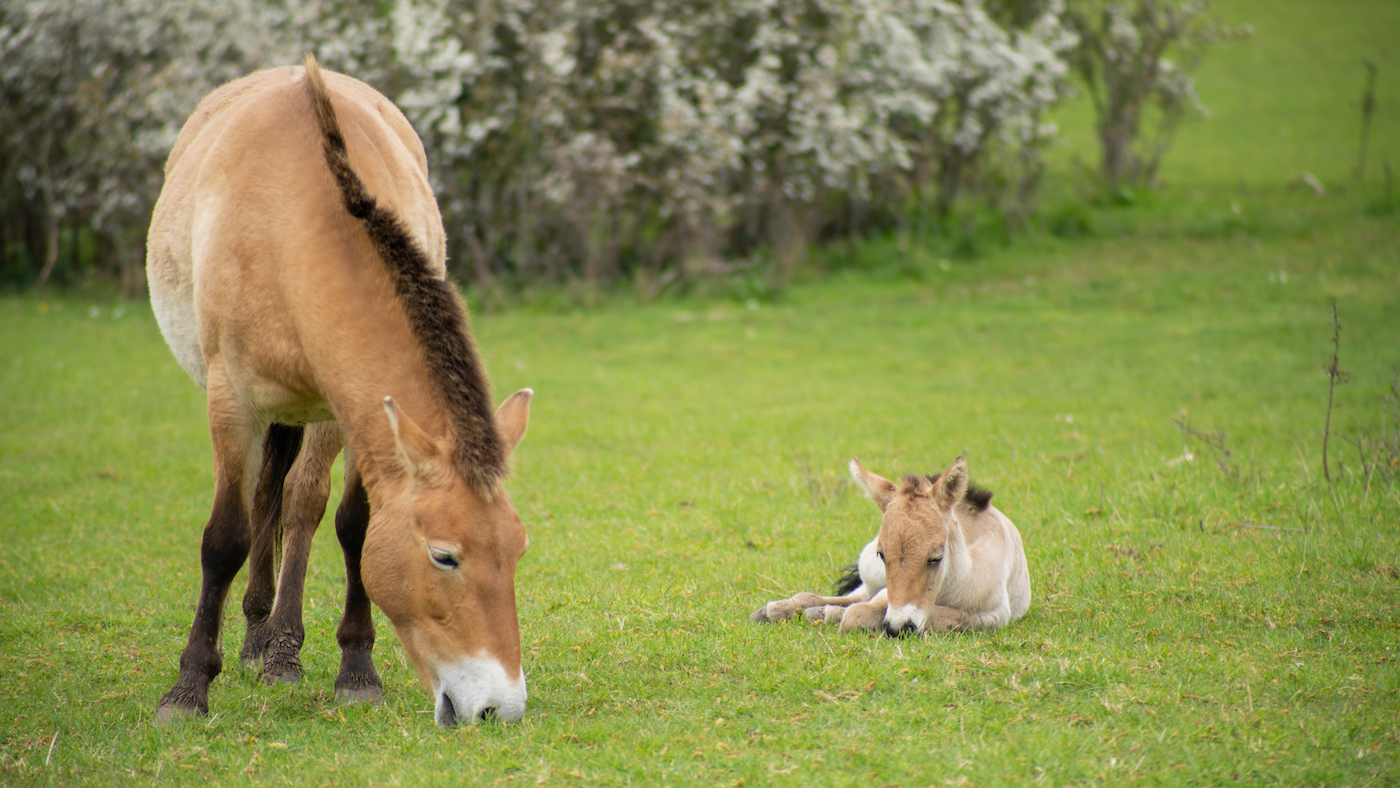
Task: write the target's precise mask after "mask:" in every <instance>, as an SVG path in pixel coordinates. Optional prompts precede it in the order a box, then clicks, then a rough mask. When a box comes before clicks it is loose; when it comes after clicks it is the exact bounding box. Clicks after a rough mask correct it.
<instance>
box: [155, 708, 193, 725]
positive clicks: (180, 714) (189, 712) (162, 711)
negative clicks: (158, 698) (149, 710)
mask: <svg viewBox="0 0 1400 788" xmlns="http://www.w3.org/2000/svg"><path fill="white" fill-rule="evenodd" d="M203 716H204V712H201V711H200V710H199V709H186V708H183V707H180V706H173V705H162V706H160V707H159V708H157V709H156V724H157V725H171V724H174V723H177V722H179V721H181V720H192V719H199V718H200V717H203Z"/></svg>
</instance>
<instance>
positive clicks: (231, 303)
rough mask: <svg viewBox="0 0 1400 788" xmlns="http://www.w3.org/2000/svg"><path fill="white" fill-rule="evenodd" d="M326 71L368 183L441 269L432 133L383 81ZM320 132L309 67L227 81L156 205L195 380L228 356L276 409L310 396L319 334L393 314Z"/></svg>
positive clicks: (172, 305) (168, 291) (153, 274)
mask: <svg viewBox="0 0 1400 788" xmlns="http://www.w3.org/2000/svg"><path fill="white" fill-rule="evenodd" d="M323 76H324V78H325V83H326V86H327V90H328V92H329V94H330V96H331V100H332V102H333V104H334V107H335V111H336V114H337V115H338V117H339V119H340V124H341V130H342V133H343V135H344V137H345V141H346V146H347V148H348V150H349V155H350V158H351V164H352V166H353V167H354V168H355V171H356V172H357V174H359V176H360V178H361V180H362V181H363V182H364V184H365V186H366V189H367V191H368V192H369V193H370V194H371V195H373V197H374V198H375V200H376V201H377V202H378V203H379V204H380V205H382V206H384V207H385V208H387V209H388V210H390V211H392V212H393V213H394V214H395V215H396V216H397V217H398V218H399V221H400V222H401V223H402V225H403V227H404V229H405V230H407V232H408V234H409V235H410V236H411V237H412V238H413V240H414V241H415V243H416V244H417V245H418V246H419V248H420V249H421V250H422V251H423V252H424V255H425V257H426V258H427V262H428V266H429V270H430V271H432V272H433V273H434V274H436V275H437V276H438V277H439V278H443V277H445V276H446V265H445V262H446V243H445V235H444V233H443V229H442V219H441V216H440V214H439V213H438V208H437V203H436V201H435V200H434V198H433V194H432V190H431V188H430V186H429V182H428V175H427V159H426V156H425V155H424V152H423V146H422V143H421V142H420V141H419V139H418V137H417V135H416V134H415V133H414V131H413V129H412V127H411V126H410V125H409V123H408V121H407V120H406V119H405V118H404V116H403V114H402V113H401V112H399V110H398V109H397V108H396V107H394V105H393V104H392V102H390V101H389V100H388V99H386V98H385V97H384V96H382V95H381V94H379V93H378V92H377V91H375V90H374V89H373V88H371V87H369V86H368V85H365V84H364V83H362V82H360V81H358V80H355V79H353V78H351V77H347V76H344V75H341V74H336V73H333V72H323ZM323 145H324V142H323V138H322V134H321V131H320V129H319V127H318V124H317V121H316V116H315V113H314V111H313V107H312V100H311V96H310V94H309V89H308V84H307V81H306V78H305V70H304V69H303V68H302V67H300V66H298V67H290V68H280V69H273V70H269V71H261V72H257V73H255V74H251V75H249V76H247V77H244V78H242V79H239V80H236V81H234V82H231V83H229V84H227V85H224V86H223V87H221V88H219V89H218V90H216V91H215V92H213V93H211V94H210V95H209V96H207V97H206V98H205V99H204V100H203V101H202V102H201V103H200V105H199V107H198V108H197V109H196V110H195V112H194V114H193V115H191V117H190V119H189V121H187V123H186V124H185V127H184V128H183V129H182V130H181V133H180V136H179V138H178V139H177V140H176V143H175V146H174V147H173V148H172V150H171V154H170V157H169V160H168V161H167V163H166V183H165V186H164V188H163V189H162V192H161V197H160V200H159V201H158V202H157V205H156V209H155V212H154V215H153V218H152V224H151V232H150V235H149V240H148V254H147V269H148V279H149V281H150V286H151V300H152V304H153V306H154V307H155V311H156V316H157V319H158V321H159V322H160V325H161V330H162V332H163V333H164V334H165V337H166V340H167V342H168V343H169V344H170V346H171V349H172V350H173V351H174V353H175V356H176V357H177V359H179V361H180V363H181V365H182V366H183V367H184V368H185V370H186V371H187V372H188V373H189V374H190V375H191V377H193V378H194V379H195V381H196V382H197V383H199V384H200V385H202V386H203V385H206V383H207V378H208V371H209V365H210V364H211V363H218V364H221V365H224V366H225V367H228V368H229V369H228V370H226V371H229V373H230V375H232V376H233V377H236V378H238V379H240V380H243V381H246V382H248V385H249V387H250V388H253V387H261V388H262V390H265V391H271V392H273V394H272V395H269V401H268V403H264V405H265V406H267V407H274V408H275V407H284V406H287V403H289V402H292V403H294V401H296V400H299V399H300V400H305V401H306V402H308V403H315V402H317V401H319V399H320V397H319V396H318V392H317V388H318V386H317V380H316V378H317V371H316V369H315V367H316V363H315V358H314V356H315V348H314V344H315V342H316V341H317V340H316V339H315V338H317V337H334V336H336V334H337V332H338V331H339V329H338V328H337V327H338V326H341V325H344V323H345V322H346V321H347V320H354V319H357V318H358V319H364V318H366V317H367V316H369V315H372V314H375V313H376V312H381V313H393V312H394V309H395V306H394V303H393V299H394V296H393V288H392V285H391V284H390V283H389V279H388V276H389V275H388V273H387V272H386V271H385V270H384V266H383V265H382V262H381V261H379V260H378V258H377V252H376V250H375V247H374V245H373V243H371V242H370V240H369V239H368V237H367V236H366V234H365V231H364V229H363V227H362V226H361V224H360V222H359V221H358V220H356V219H355V218H354V217H352V216H350V215H349V213H348V212H347V211H346V208H345V205H344V203H343V198H342V197H341V193H340V190H339V188H338V187H337V185H336V183H335V181H334V179H333V178H332V176H331V173H330V172H329V170H328V168H327V166H326V158H325V154H324V152H323ZM389 319H390V320H391V321H392V320H393V318H392V314H391V315H390V318H389ZM399 322H401V321H399ZM405 330H406V329H405ZM342 333H343V332H342ZM293 409H294V408H293ZM326 415H327V414H324V413H317V414H311V413H308V414H307V418H309V419H311V420H315V418H323V417H326Z"/></svg>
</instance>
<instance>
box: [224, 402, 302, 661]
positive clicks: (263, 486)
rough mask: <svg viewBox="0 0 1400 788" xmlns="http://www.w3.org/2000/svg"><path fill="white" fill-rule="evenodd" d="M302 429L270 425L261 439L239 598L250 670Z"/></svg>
mask: <svg viewBox="0 0 1400 788" xmlns="http://www.w3.org/2000/svg"><path fill="white" fill-rule="evenodd" d="M304 430H305V428H304V427H290V426H287V425H285V424H273V425H271V426H269V427H268V428H267V435H266V436H264V437H263V448H262V458H263V461H262V473H261V474H260V475H259V477H258V488H257V491H256V492H254V493H253V518H252V522H253V547H252V552H251V553H250V554H249V556H248V589H247V591H245V592H244V594H243V616H244V618H245V619H246V620H247V622H248V629H247V634H246V635H244V637H243V649H242V650H241V651H239V652H238V656H239V659H241V660H242V661H243V665H244V667H247V668H253V667H256V666H257V665H258V663H259V662H261V661H262V659H263V652H264V650H265V649H266V648H267V638H268V633H267V619H268V615H269V614H271V612H272V603H273V599H274V598H275V596H276V588H275V587H274V586H273V582H272V580H273V577H272V576H273V573H274V572H275V571H276V570H277V555H276V552H275V547H276V544H277V538H278V536H279V534H280V533H281V531H282V528H281V525H282V491H283V480H284V479H285V478H286V476H287V470H288V469H289V468H291V467H292V462H293V461H294V460H296V458H297V453H298V452H299V451H300V450H301V441H302V433H303V432H304Z"/></svg>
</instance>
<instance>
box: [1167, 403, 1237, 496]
mask: <svg viewBox="0 0 1400 788" xmlns="http://www.w3.org/2000/svg"><path fill="white" fill-rule="evenodd" d="M1172 424H1175V425H1176V428H1177V429H1178V430H1180V431H1181V437H1182V438H1183V439H1186V438H1194V439H1196V440H1198V441H1200V442H1201V443H1203V444H1204V445H1205V447H1206V448H1207V449H1209V450H1210V453H1211V456H1212V457H1214V458H1215V464H1216V465H1218V466H1219V467H1220V472H1221V473H1223V474H1225V475H1226V476H1229V477H1230V478H1231V479H1235V480H1239V478H1240V469H1239V468H1237V467H1235V461H1234V460H1233V459H1232V458H1231V456H1230V447H1229V446H1228V445H1226V443H1225V430H1224V428H1222V427H1216V428H1215V431H1214V432H1202V431H1201V430H1198V429H1196V428H1195V427H1192V426H1191V422H1190V420H1188V419H1187V418H1186V416H1185V415H1182V417H1181V418H1179V419H1172Z"/></svg>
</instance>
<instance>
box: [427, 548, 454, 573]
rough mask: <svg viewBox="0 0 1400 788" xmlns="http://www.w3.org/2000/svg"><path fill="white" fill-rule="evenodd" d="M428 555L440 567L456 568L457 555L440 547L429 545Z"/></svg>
mask: <svg viewBox="0 0 1400 788" xmlns="http://www.w3.org/2000/svg"><path fill="white" fill-rule="evenodd" d="M428 557H429V558H431V559H432V561H433V563H434V564H437V566H438V567H439V568H440V569H456V568H457V557H456V556H454V555H452V553H450V552H448V551H446V550H444V549H442V548H441V547H429V548H428Z"/></svg>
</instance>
